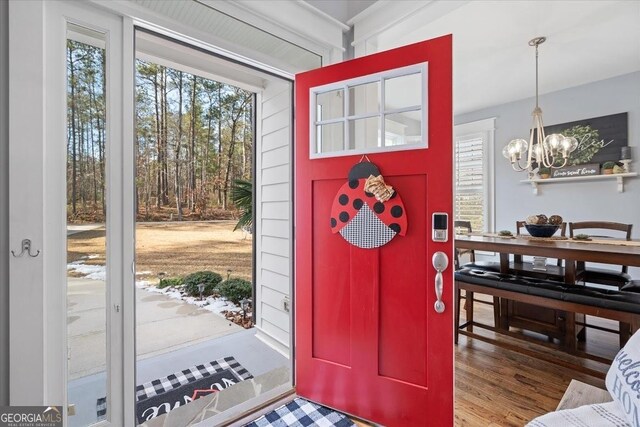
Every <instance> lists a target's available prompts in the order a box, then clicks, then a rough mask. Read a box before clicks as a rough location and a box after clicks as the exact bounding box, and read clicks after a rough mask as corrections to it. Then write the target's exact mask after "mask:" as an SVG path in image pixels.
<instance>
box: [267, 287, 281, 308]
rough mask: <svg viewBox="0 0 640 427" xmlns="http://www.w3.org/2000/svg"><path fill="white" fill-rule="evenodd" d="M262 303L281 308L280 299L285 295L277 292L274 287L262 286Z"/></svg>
mask: <svg viewBox="0 0 640 427" xmlns="http://www.w3.org/2000/svg"><path fill="white" fill-rule="evenodd" d="M262 290H263V294H262V303H263V304H269V305H270V306H271V307H277V308H278V309H280V308H282V301H283V300H284V297H285V296H286V295H285V294H283V293H282V292H278V291H276V290H274V289H271V288H269V287H267V286H265V287H264V288H262Z"/></svg>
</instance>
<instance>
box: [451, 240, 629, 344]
mask: <svg viewBox="0 0 640 427" xmlns="http://www.w3.org/2000/svg"><path fill="white" fill-rule="evenodd" d="M455 247H456V249H469V250H474V251H476V257H477V252H478V251H485V252H495V253H497V254H498V255H499V257H500V272H501V273H504V274H508V273H517V274H520V275H527V274H531V275H535V274H537V275H541V274H542V275H543V276H544V275H545V274H551V275H553V274H555V275H556V277H558V278H560V277H564V282H565V284H567V285H575V284H576V281H578V280H579V279H580V274H581V270H582V269H584V263H585V262H593V263H601V264H612V265H616V266H621V265H626V266H630V267H640V241H638V240H635V241H616V240H613V239H607V240H596V239H594V240H593V241H575V240H571V239H558V238H553V239H540V238H531V237H530V236H513V237H510V238H505V237H501V236H497V235H487V234H485V235H456V237H455ZM510 255H527V256H534V257H546V258H554V259H560V260H563V262H564V268H560V267H558V266H556V265H548V266H546V268H547V270H543V271H540V270H535V269H532V268H531V263H520V264H518V263H516V262H510V260H509V258H510ZM612 268H613V267H612ZM576 316H577V317H574V316H571V317H570V318H567V314H566V313H562V312H558V311H557V310H553V309H549V308H546V307H533V306H530V305H527V304H524V303H517V302H515V301H508V300H502V299H501V301H500V313H499V325H496V326H497V327H498V328H500V329H502V330H509V326H514V327H520V328H523V329H527V330H531V331H534V332H539V333H542V334H544V335H547V336H548V337H555V338H558V339H560V340H561V341H562V340H563V335H564V334H565V333H566V328H568V327H571V328H574V327H575V322H584V317H583V316H579V315H576ZM569 321H570V322H571V323H572V324H574V325H572V326H567V325H566V324H565V322H569ZM565 341H567V339H566V337H565ZM564 345H566V346H567V348H568V349H569V350H570V351H574V350H575V342H574V341H571V342H565V343H564Z"/></svg>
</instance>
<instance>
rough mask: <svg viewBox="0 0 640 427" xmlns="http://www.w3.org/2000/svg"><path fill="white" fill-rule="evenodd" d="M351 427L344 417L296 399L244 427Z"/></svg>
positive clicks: (348, 420)
mask: <svg viewBox="0 0 640 427" xmlns="http://www.w3.org/2000/svg"><path fill="white" fill-rule="evenodd" d="M271 426H273V427H310V426H314V427H316V426H317V427H332V426H336V427H351V426H355V424H354V423H353V421H351V420H350V419H349V418H347V416H346V415H344V414H341V413H339V412H335V411H333V410H331V409H329V408H325V407H324V406H320V405H316V404H315V403H311V402H309V401H307V400H304V399H301V398H297V399H294V400H292V401H291V402H289V403H287V404H286V405H283V406H281V407H279V408H278V409H276V410H275V411H273V412H269V413H268V414H266V415H263V416H262V417H260V418H258V419H257V420H255V421H252V422H250V423H249V424H247V425H246V426H245V427H271Z"/></svg>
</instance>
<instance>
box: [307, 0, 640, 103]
mask: <svg viewBox="0 0 640 427" xmlns="http://www.w3.org/2000/svg"><path fill="white" fill-rule="evenodd" d="M310 3H312V4H314V3H324V1H322V0H317V1H310ZM342 3H350V2H346V1H345V2H342ZM314 5H315V4H314ZM388 7H393V2H391V3H390V4H389V6H388ZM449 33H452V34H453V37H454V108H455V113H456V114H460V113H465V112H470V111H475V110H478V109H481V108H485V107H488V106H492V105H499V104H504V103H507V102H510V101H514V100H518V99H524V98H529V97H532V96H533V95H534V93H535V59H534V48H532V47H529V46H528V41H529V40H530V39H532V38H533V37H536V36H546V37H547V42H546V43H545V44H543V45H541V46H540V93H541V94H544V93H548V92H553V91H557V90H560V89H564V88H567V87H572V86H577V85H581V84H585V83H589V82H593V81H597V80H602V79H606V78H609V77H613V76H617V75H622V74H626V73H630V72H633V71H638V70H640V1H637V0H618V1H612V0H608V1H596V0H578V1H569V0H556V1H545V0H538V1H524V0H518V1H485V0H475V1H449V0H435V1H432V2H425V6H424V7H423V8H422V9H421V10H420V11H418V12H417V13H414V14H412V15H411V16H410V17H409V18H408V19H406V20H404V21H403V22H401V23H399V24H397V25H394V26H392V27H391V28H390V29H388V30H385V31H384V32H382V33H380V34H379V35H378V36H377V40H376V41H377V45H378V49H379V50H385V49H389V48H393V47H397V46H401V45H404V44H409V43H413V42H417V41H421V40H426V39H429V38H433V37H437V36H440V35H443V34H449ZM639 102H640V100H639ZM542 107H543V108H544V105H542Z"/></svg>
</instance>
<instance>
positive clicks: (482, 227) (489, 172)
mask: <svg viewBox="0 0 640 427" xmlns="http://www.w3.org/2000/svg"><path fill="white" fill-rule="evenodd" d="M493 123H494V119H487V120H481V121H478V122H473V123H467V124H463V125H459V126H456V129H455V133H456V137H455V144H454V145H455V155H454V162H455V163H454V177H455V197H454V208H455V214H454V218H455V220H462V221H470V222H471V228H472V229H473V231H492V228H493V167H492V166H493V159H492V156H493V150H492V146H493Z"/></svg>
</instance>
